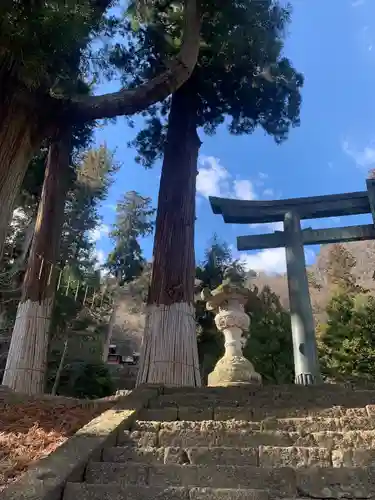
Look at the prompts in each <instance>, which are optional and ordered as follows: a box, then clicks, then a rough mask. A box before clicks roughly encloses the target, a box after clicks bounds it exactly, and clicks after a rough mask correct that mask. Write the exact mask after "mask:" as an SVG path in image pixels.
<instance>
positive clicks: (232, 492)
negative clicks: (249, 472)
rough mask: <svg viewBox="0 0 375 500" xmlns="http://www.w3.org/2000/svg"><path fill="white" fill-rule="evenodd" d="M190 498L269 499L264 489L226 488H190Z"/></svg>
mask: <svg viewBox="0 0 375 500" xmlns="http://www.w3.org/2000/svg"><path fill="white" fill-rule="evenodd" d="M189 493H190V500H269V499H270V495H269V493H268V491H265V490H250V489H246V490H244V489H226V488H191V489H190V492H189Z"/></svg>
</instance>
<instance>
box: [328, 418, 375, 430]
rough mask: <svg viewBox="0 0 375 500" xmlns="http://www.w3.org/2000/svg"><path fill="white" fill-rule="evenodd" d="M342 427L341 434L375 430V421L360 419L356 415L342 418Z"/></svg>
mask: <svg viewBox="0 0 375 500" xmlns="http://www.w3.org/2000/svg"><path fill="white" fill-rule="evenodd" d="M340 427H341V428H340V430H341V432H348V431H353V430H358V431H359V430H364V431H370V430H375V419H373V418H369V417H358V416H356V415H352V416H345V417H341V418H340ZM322 430H323V429H322Z"/></svg>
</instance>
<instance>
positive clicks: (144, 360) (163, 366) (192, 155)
mask: <svg viewBox="0 0 375 500" xmlns="http://www.w3.org/2000/svg"><path fill="white" fill-rule="evenodd" d="M196 128H197V103H196V93H195V89H194V87H193V88H192V85H191V81H190V80H189V81H188V82H187V83H185V85H183V86H182V87H181V88H180V89H179V90H178V91H177V92H175V93H174V94H173V97H172V105H171V111H170V115H169V122H168V135H167V142H166V146H165V151H164V161H163V167H162V174H161V180H160V190H159V199H158V211H157V218H156V232H155V242H154V254H153V270H152V278H151V285H150V289H149V296H148V304H147V310H146V314H147V315H146V326H145V332H144V338H143V342H142V350H141V364H140V370H139V374H138V379H137V384H138V385H139V384H141V383H145V382H147V383H162V384H166V385H172V386H200V384H201V380H200V372H199V361H198V349H197V338H196V322H195V309H194V278H195V258H194V225H195V192H196V188H195V184H196V175H197V160H198V152H199V147H200V144H201V142H200V140H199V137H198V134H197V130H196Z"/></svg>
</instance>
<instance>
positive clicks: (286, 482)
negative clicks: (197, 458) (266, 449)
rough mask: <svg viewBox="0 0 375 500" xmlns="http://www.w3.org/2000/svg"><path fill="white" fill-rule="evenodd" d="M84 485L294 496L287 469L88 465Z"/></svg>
mask: <svg viewBox="0 0 375 500" xmlns="http://www.w3.org/2000/svg"><path fill="white" fill-rule="evenodd" d="M85 481H86V483H91V484H111V483H118V484H119V485H122V486H136V485H138V486H152V487H163V488H166V487H170V486H172V487H193V486H197V487H204V488H219V489H222V488H224V489H227V488H229V489H236V488H240V489H255V490H267V491H269V492H270V494H273V495H276V494H277V495H279V496H291V495H292V496H294V495H295V492H296V475H295V471H294V469H292V468H290V467H279V468H276V467H266V468H262V467H255V466H231V465H216V466H208V465H176V464H173V465H145V464H124V463H114V462H90V463H89V464H88V466H87V469H86V477H85Z"/></svg>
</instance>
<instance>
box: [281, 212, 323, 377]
mask: <svg viewBox="0 0 375 500" xmlns="http://www.w3.org/2000/svg"><path fill="white" fill-rule="evenodd" d="M284 232H285V240H286V247H285V252H286V265H287V274H288V288H289V302H290V314H291V322H292V336H293V352H294V369H295V383H296V384H301V385H311V384H316V383H318V382H320V380H321V378H320V370H319V361H318V355H317V346H316V338H315V324H314V317H313V312H312V307H311V301H310V292H309V284H308V279H307V273H306V262H305V253H304V249H303V241H302V232H301V223H300V218H299V216H298V215H297V214H296V213H294V212H288V213H286V214H285V218H284Z"/></svg>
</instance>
